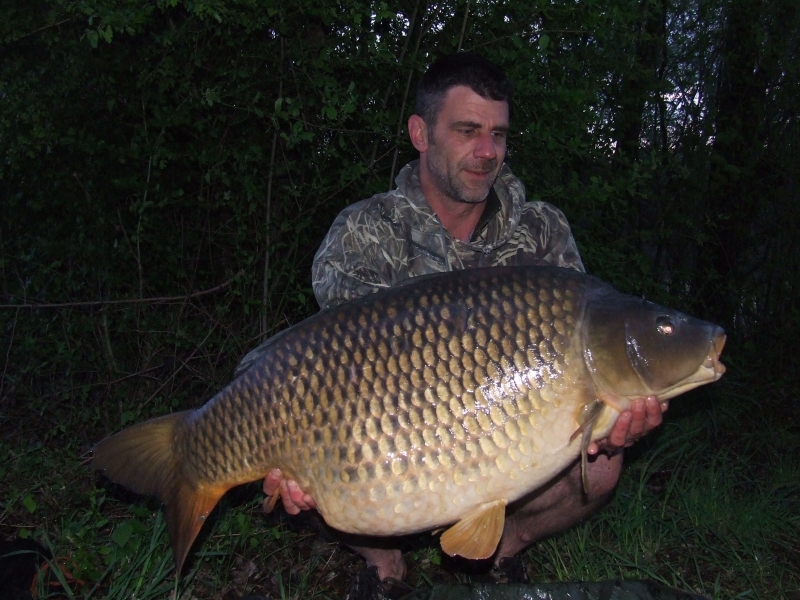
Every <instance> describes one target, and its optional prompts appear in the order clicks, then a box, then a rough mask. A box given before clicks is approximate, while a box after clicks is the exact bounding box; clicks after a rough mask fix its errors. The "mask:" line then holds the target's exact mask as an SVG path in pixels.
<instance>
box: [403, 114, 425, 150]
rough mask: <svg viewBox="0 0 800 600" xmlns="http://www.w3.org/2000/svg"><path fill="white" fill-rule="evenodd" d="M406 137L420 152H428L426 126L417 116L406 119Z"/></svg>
mask: <svg viewBox="0 0 800 600" xmlns="http://www.w3.org/2000/svg"><path fill="white" fill-rule="evenodd" d="M408 137H409V138H411V143H412V144H413V145H414V148H416V149H417V150H419V151H420V152H426V151H427V150H428V126H427V124H426V123H425V121H423V120H422V117H420V116H419V115H411V116H410V117H408Z"/></svg>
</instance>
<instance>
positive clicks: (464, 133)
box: [460, 129, 475, 135]
mask: <svg viewBox="0 0 800 600" xmlns="http://www.w3.org/2000/svg"><path fill="white" fill-rule="evenodd" d="M460 133H461V135H472V134H473V133H475V130H474V129H461V130H460Z"/></svg>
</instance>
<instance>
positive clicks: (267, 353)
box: [92, 267, 725, 571]
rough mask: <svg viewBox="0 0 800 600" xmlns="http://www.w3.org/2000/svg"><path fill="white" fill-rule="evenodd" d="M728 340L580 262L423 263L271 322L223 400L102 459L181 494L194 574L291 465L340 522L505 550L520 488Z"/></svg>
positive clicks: (167, 422)
mask: <svg viewBox="0 0 800 600" xmlns="http://www.w3.org/2000/svg"><path fill="white" fill-rule="evenodd" d="M724 343H725V334H724V332H723V330H722V329H721V328H720V327H718V326H716V325H713V324H711V323H708V322H705V321H701V320H698V319H694V318H692V317H689V316H687V315H684V314H682V313H680V312H677V311H674V310H671V309H667V308H664V307H661V306H658V305H656V304H653V303H650V302H646V301H644V300H641V299H639V298H634V297H632V296H628V295H625V294H621V293H619V292H617V291H615V290H614V289H613V288H612V287H611V286H609V285H608V284H606V283H604V282H602V281H600V280H598V279H596V278H594V277H591V276H589V275H586V274H583V273H579V272H577V271H574V270H569V269H561V268H557V267H493V268H488V269H472V270H465V271H455V272H451V273H445V274H440V275H434V276H425V277H419V278H415V279H412V280H409V281H407V282H404V283H403V284H402V285H400V286H397V287H395V288H392V289H389V290H385V291H382V292H379V293H377V294H373V295H371V296H367V297H365V298H361V299H358V300H355V301H353V302H350V303H347V304H344V305H341V306H338V307H335V308H333V309H330V310H327V311H323V312H321V313H318V314H317V315H315V316H313V317H310V318H309V319H306V320H305V321H302V322H301V323H299V324H297V325H295V326H293V327H291V328H289V329H287V330H285V331H283V332H281V333H279V334H277V335H276V336H274V337H272V338H270V339H269V340H267V341H266V342H265V343H264V344H262V345H261V346H259V347H258V348H256V349H255V350H254V351H253V352H251V353H250V354H249V355H248V356H246V357H245V359H244V360H243V361H242V364H241V365H240V368H239V370H238V371H237V376H236V377H235V379H234V380H233V381H232V382H231V383H230V384H229V385H228V386H226V387H225V388H224V389H222V390H221V391H220V392H219V393H217V394H216V395H215V396H214V397H213V398H211V399H210V400H209V401H208V402H207V403H206V404H205V405H203V406H201V407H200V408H198V409H196V410H190V411H184V412H180V413H174V414H171V415H167V416H165V417H159V418H156V419H151V420H149V421H146V422H143V423H140V424H138V425H135V426H133V427H130V428H128V429H126V430H123V431H121V432H119V433H117V434H115V435H112V436H109V437H108V438H106V439H105V440H103V441H101V442H100V443H99V444H97V446H96V447H95V449H94V458H93V462H92V466H93V468H94V469H96V470H98V471H101V472H102V473H104V474H105V475H106V476H107V477H108V478H109V479H111V480H112V481H114V482H117V483H119V484H121V485H123V486H125V487H127V488H129V489H131V490H133V491H135V492H138V493H141V494H148V495H155V496H157V497H158V498H159V499H160V500H161V501H162V502H163V503H164V504H165V510H166V518H167V525H168V529H169V532H170V536H171V539H172V545H173V550H174V555H175V559H176V562H177V565H178V571H180V569H181V567H182V565H183V563H184V561H185V559H186V556H187V554H188V552H189V548H190V546H191V545H192V542H193V541H194V539H195V537H196V536H197V533H198V531H199V530H200V528H201V527H202V525H203V523H204V521H205V519H206V517H207V516H208V514H209V513H210V511H211V510H212V509H213V507H214V506H215V505H216V504H217V502H218V500H219V498H220V497H221V496H222V495H223V494H224V493H225V492H226V491H227V490H229V489H231V488H232V487H235V486H237V485H240V484H243V483H247V482H251V481H256V480H259V479H262V478H263V477H264V476H265V475H266V474H267V472H268V471H269V470H270V469H272V468H274V467H277V468H280V469H281V470H282V471H283V473H284V475H285V476H286V477H288V478H291V479H295V480H297V482H298V483H299V484H300V486H301V487H302V488H303V490H305V491H306V492H308V493H309V494H311V495H312V496H313V497H314V499H315V501H316V503H317V506H318V510H319V512H320V513H321V515H322V516H323V518H324V519H325V521H326V522H327V523H328V524H329V525H331V526H332V527H334V528H336V529H339V530H341V531H345V532H349V533H358V534H366V535H380V536H389V535H402V534H408V533H413V532H419V531H425V530H430V529H435V528H442V527H446V526H449V525H452V524H454V523H455V525H453V527H451V528H450V529H449V530H448V531H446V532H445V533H444V534H443V536H442V540H441V541H442V547H443V549H444V550H445V551H446V552H448V553H449V554H460V555H462V556H466V557H467V558H487V557H489V556H491V555H492V553H493V552H494V550H495V549H496V546H497V543H498V542H499V539H500V535H501V534H502V529H503V519H504V511H505V505H506V504H507V503H509V502H513V501H514V500H516V499H518V498H520V497H521V496H523V495H524V494H526V493H528V492H530V491H532V490H534V489H535V488H537V487H539V486H540V485H543V484H544V483H546V482H547V481H549V480H550V479H552V478H553V477H554V476H555V475H556V474H558V473H559V472H560V471H561V470H562V469H564V468H565V467H566V466H568V465H569V464H570V463H571V462H572V461H574V460H575V458H576V457H578V456H579V455H580V454H581V449H582V448H583V449H584V452H585V448H586V446H587V445H588V443H589V442H590V441H592V440H596V439H600V438H602V437H605V436H606V435H607V434H608V433H609V431H610V430H611V428H612V427H613V424H614V422H615V421H616V418H617V416H618V415H619V414H620V412H622V411H624V410H626V409H627V408H629V407H630V404H631V402H632V401H633V400H634V399H636V398H642V397H645V396H657V397H658V398H659V399H661V400H663V399H668V398H672V397H674V396H677V395H678V394H681V393H684V392H686V391H688V390H690V389H693V388H695V387H697V386H699V385H703V384H705V383H709V382H712V381H716V380H717V379H719V378H720V377H721V375H722V374H723V373H724V371H725V367H724V366H723V365H722V364H721V363H720V362H719V355H720V352H721V351H722V347H723V345H724ZM578 433H580V434H581V435H577V434H578Z"/></svg>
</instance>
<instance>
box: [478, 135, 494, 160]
mask: <svg viewBox="0 0 800 600" xmlns="http://www.w3.org/2000/svg"><path fill="white" fill-rule="evenodd" d="M475 157H476V158H481V159H484V160H494V159H495V158H497V139H495V136H494V135H492V132H491V131H487V132H486V133H482V134H481V135H480V136H479V137H478V143H477V145H476V146H475Z"/></svg>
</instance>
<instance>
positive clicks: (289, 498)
mask: <svg viewBox="0 0 800 600" xmlns="http://www.w3.org/2000/svg"><path fill="white" fill-rule="evenodd" d="M276 492H278V493H280V496H281V500H282V501H283V508H284V509H285V510H286V512H287V513H288V514H290V515H296V514H298V513H299V512H300V511H301V510H311V509H312V508H317V503H316V502H314V499H313V498H312V497H311V496H309V495H308V494H305V493H303V490H301V489H300V486H299V485H297V482H296V481H294V480H293V479H288V480H287V479H284V478H283V473H281V470H280V469H272V470H271V471H270V472H269V473H267V476H266V478H265V479H264V493H265V494H266V495H267V499H266V500H264V510H265V511H267V512H269V510H268V509H267V507H268V506H269V505H270V500H271V498H270V496H273V495H274V494H275V493H276Z"/></svg>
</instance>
